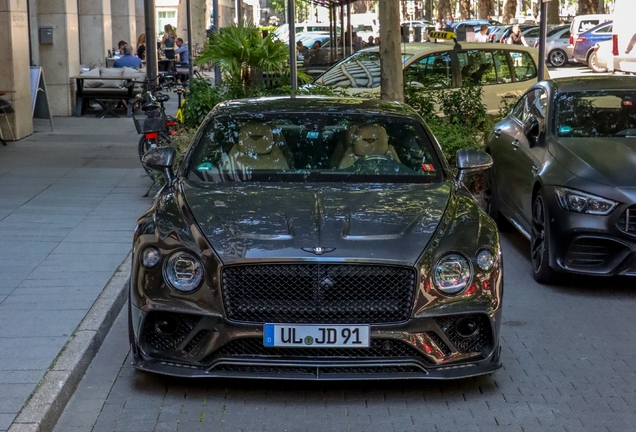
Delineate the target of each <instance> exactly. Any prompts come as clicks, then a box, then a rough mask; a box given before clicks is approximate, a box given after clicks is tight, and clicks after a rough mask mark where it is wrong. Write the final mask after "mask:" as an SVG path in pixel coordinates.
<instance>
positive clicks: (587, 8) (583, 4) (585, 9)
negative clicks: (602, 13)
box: [578, 0, 597, 15]
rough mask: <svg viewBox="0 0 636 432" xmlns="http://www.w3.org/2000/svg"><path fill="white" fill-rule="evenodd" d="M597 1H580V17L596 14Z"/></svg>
mask: <svg viewBox="0 0 636 432" xmlns="http://www.w3.org/2000/svg"><path fill="white" fill-rule="evenodd" d="M596 6H597V0H579V12H578V15H587V14H593V13H596Z"/></svg>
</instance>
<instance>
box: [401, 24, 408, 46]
mask: <svg viewBox="0 0 636 432" xmlns="http://www.w3.org/2000/svg"><path fill="white" fill-rule="evenodd" d="M402 42H404V43H408V42H409V25H408V24H402Z"/></svg>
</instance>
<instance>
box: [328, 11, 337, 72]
mask: <svg viewBox="0 0 636 432" xmlns="http://www.w3.org/2000/svg"><path fill="white" fill-rule="evenodd" d="M334 29H335V26H334V24H333V6H331V5H329V39H331V48H330V49H329V62H330V63H333V48H334V47H335V46H336V38H335V37H334V33H335V31H334Z"/></svg>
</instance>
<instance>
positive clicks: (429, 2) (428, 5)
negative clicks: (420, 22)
mask: <svg viewBox="0 0 636 432" xmlns="http://www.w3.org/2000/svg"><path fill="white" fill-rule="evenodd" d="M432 12H433V0H425V1H424V19H426V20H427V21H431V20H432V19H433V13H432Z"/></svg>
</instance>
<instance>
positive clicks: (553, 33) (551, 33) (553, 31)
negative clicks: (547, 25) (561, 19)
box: [546, 27, 563, 37]
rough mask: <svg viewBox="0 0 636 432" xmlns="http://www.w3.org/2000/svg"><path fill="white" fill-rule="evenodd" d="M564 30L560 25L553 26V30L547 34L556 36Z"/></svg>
mask: <svg viewBox="0 0 636 432" xmlns="http://www.w3.org/2000/svg"><path fill="white" fill-rule="evenodd" d="M562 30H563V29H562V28H559V27H556V28H553V29H552V30H549V31H548V34H547V35H546V37H550V36H555V35H556V34H557V33H559V32H560V31H562Z"/></svg>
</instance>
